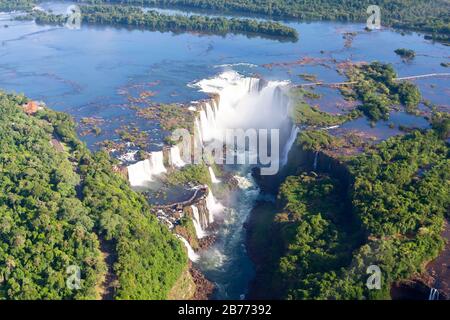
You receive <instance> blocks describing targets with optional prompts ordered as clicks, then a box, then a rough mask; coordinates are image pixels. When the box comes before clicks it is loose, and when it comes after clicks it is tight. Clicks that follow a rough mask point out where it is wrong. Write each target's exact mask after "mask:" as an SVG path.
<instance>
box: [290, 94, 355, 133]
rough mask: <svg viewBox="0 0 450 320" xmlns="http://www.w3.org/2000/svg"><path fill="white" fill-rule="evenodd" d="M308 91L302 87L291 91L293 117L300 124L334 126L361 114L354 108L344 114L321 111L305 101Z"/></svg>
mask: <svg viewBox="0 0 450 320" xmlns="http://www.w3.org/2000/svg"><path fill="white" fill-rule="evenodd" d="M308 92H309V91H306V90H303V89H301V88H295V89H293V90H292V91H291V97H292V99H293V101H294V103H295V104H294V107H293V108H292V114H291V118H292V120H293V121H294V122H295V123H296V124H298V125H308V126H316V127H326V126H334V125H339V124H342V123H344V122H347V121H349V120H352V119H356V118H358V117H359V116H360V115H361V113H360V112H359V111H358V110H353V111H351V112H349V113H347V114H344V115H333V114H330V113H327V112H324V111H321V110H319V109H318V108H317V107H312V106H311V105H310V104H309V103H307V102H306V101H305V97H306V95H307V94H308Z"/></svg>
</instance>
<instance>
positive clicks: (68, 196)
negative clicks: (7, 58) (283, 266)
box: [0, 93, 187, 299]
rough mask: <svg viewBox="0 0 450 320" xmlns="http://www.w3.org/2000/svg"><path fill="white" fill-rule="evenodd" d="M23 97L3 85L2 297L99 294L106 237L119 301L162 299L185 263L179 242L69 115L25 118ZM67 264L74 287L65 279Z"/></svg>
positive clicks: (46, 112) (43, 112)
mask: <svg viewBox="0 0 450 320" xmlns="http://www.w3.org/2000/svg"><path fill="white" fill-rule="evenodd" d="M26 102H27V99H26V98H25V97H23V96H17V95H9V94H5V93H0V111H1V113H2V117H1V118H0V146H1V149H0V221H1V223H0V239H1V241H0V299H95V298H99V292H101V289H102V288H101V287H102V281H103V280H102V279H103V278H104V275H105V272H106V267H107V266H106V265H105V262H104V259H103V258H102V253H101V251H100V248H101V243H102V242H105V241H109V242H110V243H112V244H113V246H112V248H113V250H114V252H110V253H112V254H114V255H115V256H117V261H116V263H115V264H114V266H113V271H114V274H115V275H116V277H117V283H115V284H114V287H115V289H116V290H115V298H116V299H165V298H166V297H167V294H168V292H169V290H170V289H171V287H172V286H173V285H174V283H175V281H176V280H177V279H178V277H179V276H180V275H181V272H182V271H183V270H184V268H185V266H186V263H187V257H186V253H185V252H184V248H183V247H182V244H181V243H180V242H179V241H178V240H177V239H176V238H175V237H174V236H173V235H172V234H171V233H170V232H169V231H168V230H167V229H166V228H165V227H163V226H161V225H160V224H159V223H158V222H157V219H156V218H155V217H154V216H153V215H151V214H150V208H149V207H148V205H147V202H146V200H145V199H144V198H143V197H142V196H141V195H138V194H137V193H135V192H133V191H132V190H131V189H130V187H129V186H128V183H127V182H126V181H125V180H123V178H121V177H120V176H118V175H116V174H115V173H113V170H112V163H111V160H110V158H109V156H108V155H107V154H105V153H102V152H100V153H97V154H92V153H90V152H89V151H88V150H87V148H86V146H85V145H84V144H83V143H81V142H80V141H79V140H78V139H77V137H76V134H75V130H74V128H75V124H74V122H73V121H72V120H71V118H70V117H69V116H68V115H66V114H62V113H57V112H54V111H51V110H48V109H43V110H40V111H38V112H37V113H36V114H35V115H34V116H30V115H27V114H26V113H25V112H24V111H23V109H22V107H21V106H22V105H23V104H24V103H26ZM52 139H53V140H52ZM50 141H52V143H50ZM58 141H60V143H61V145H62V148H61V147H59V148H58V147H55V145H59V142H58ZM52 144H53V145H52ZM61 149H63V150H61ZM70 265H75V266H78V267H80V269H81V278H82V282H81V289H80V290H70V289H69V288H68V287H67V286H66V280H67V277H68V275H67V274H66V268H67V267H68V266H70Z"/></svg>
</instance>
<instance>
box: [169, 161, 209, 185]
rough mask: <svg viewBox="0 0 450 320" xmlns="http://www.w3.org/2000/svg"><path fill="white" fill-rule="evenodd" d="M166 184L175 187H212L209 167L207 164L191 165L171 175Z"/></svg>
mask: <svg viewBox="0 0 450 320" xmlns="http://www.w3.org/2000/svg"><path fill="white" fill-rule="evenodd" d="M166 182H167V183H168V184H169V185H173V186H177V185H178V186H179V185H189V184H196V185H199V184H203V185H209V186H210V185H211V178H210V176H209V171H208V167H207V166H206V165H205V164H198V165H194V164H191V165H187V166H185V167H183V168H181V169H180V170H177V171H173V172H171V173H169V174H168V175H167V177H166Z"/></svg>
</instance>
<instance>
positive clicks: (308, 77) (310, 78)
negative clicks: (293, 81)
mask: <svg viewBox="0 0 450 320" xmlns="http://www.w3.org/2000/svg"><path fill="white" fill-rule="evenodd" d="M298 76H299V77H300V78H302V79H303V80H306V81H309V82H315V81H317V76H316V75H315V74H309V73H302V74H299V75H298Z"/></svg>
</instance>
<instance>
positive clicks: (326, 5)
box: [0, 0, 450, 43]
mask: <svg viewBox="0 0 450 320" xmlns="http://www.w3.org/2000/svg"><path fill="white" fill-rule="evenodd" d="M76 2H80V3H90V4H129V5H141V6H154V7H163V8H165V7H167V8H174V7H175V8H177V7H179V8H185V9H186V8H187V9H198V10H214V11H217V12H221V13H236V14H240V13H241V14H242V13H247V14H257V15H262V16H268V17H272V18H291V19H300V20H311V21H317V20H329V21H344V22H365V21H366V20H367V18H368V16H369V15H368V13H367V8H368V7H369V6H370V5H379V6H380V7H381V22H382V25H383V26H386V27H395V28H399V29H404V30H414V31H421V32H425V33H427V36H426V37H427V38H430V39H435V40H438V41H443V42H446V43H448V42H449V41H450V14H449V12H450V4H449V3H448V1H445V0H437V1H427V0H413V1H407V0H401V1H389V0H376V1H371V0H363V1H347V2H342V1H339V0H303V1H295V2H293V1H288V0H280V1H271V0H227V1H222V0H212V1H211V0H79V1H76ZM38 3H39V1H37V0H11V1H10V0H0V10H29V9H31V8H32V7H33V6H34V5H36V4H38ZM182 25H183V24H182ZM182 28H187V26H182ZM235 28H238V29H240V30H239V31H243V30H241V28H242V27H235ZM215 29H221V28H219V27H217V26H216V27H215ZM222 29H226V27H222ZM204 31H208V30H204ZM210 31H212V30H210ZM222 31H224V30H222Z"/></svg>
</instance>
